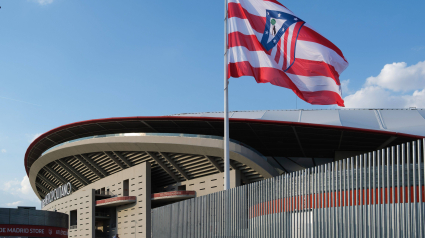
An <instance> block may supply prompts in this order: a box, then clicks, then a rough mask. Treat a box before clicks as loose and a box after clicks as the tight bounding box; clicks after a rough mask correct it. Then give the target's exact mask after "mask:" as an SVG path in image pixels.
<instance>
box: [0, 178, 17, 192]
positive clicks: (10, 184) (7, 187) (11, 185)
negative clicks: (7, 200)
mask: <svg viewBox="0 0 425 238" xmlns="http://www.w3.org/2000/svg"><path fill="white" fill-rule="evenodd" d="M18 184H19V181H18V180H16V179H15V180H11V181H7V182H5V183H4V184H3V187H2V188H1V189H2V190H3V191H14V190H16V189H15V187H16V185H18Z"/></svg>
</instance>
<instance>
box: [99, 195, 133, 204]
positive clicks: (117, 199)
mask: <svg viewBox="0 0 425 238" xmlns="http://www.w3.org/2000/svg"><path fill="white" fill-rule="evenodd" d="M133 200H137V198H136V196H124V197H114V198H107V199H102V200H98V201H96V205H100V204H106V203H111V202H117V201H133Z"/></svg>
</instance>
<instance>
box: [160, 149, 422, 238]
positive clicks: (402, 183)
mask: <svg viewBox="0 0 425 238" xmlns="http://www.w3.org/2000/svg"><path fill="white" fill-rule="evenodd" d="M423 145H424V141H415V142H412V143H406V144H402V145H398V146H394V147H391V148H386V149H382V150H378V151H374V152H371V153H367V154H362V155H358V156H355V157H351V158H348V159H345V160H341V161H336V162H333V163H329V164H326V165H320V166H317V167H313V168H309V169H305V170H303V171H297V172H293V173H290V174H285V175H282V176H278V177H274V178H271V179H268V180H264V181H261V182H256V183H252V184H248V185H245V186H241V187H237V188H234V189H231V190H228V191H222V192H218V193H214V194H209V195H205V196H202V197H198V198H194V199H191V200H186V201H182V202H178V203H174V204H171V205H167V206H163V207H159V208H155V209H153V210H152V237H153V238H162V237H164V238H165V237H167V238H169V237H173V238H178V237H179V238H180V237H181V238H190V237H192V238H199V237H211V238H212V237H291V238H292V237H294V238H295V237H296V238H304V237H319V238H327V237H332V238H333V237H373V238H375V237H394V238H404V237H425V230H424V224H423V223H424V217H425V207H424V203H425V191H424V169H425V163H424V154H425V149H424V146H423Z"/></svg>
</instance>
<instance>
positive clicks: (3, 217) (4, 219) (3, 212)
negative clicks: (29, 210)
mask: <svg viewBox="0 0 425 238" xmlns="http://www.w3.org/2000/svg"><path fill="white" fill-rule="evenodd" d="M9 214H10V209H7V208H0V224H9Z"/></svg>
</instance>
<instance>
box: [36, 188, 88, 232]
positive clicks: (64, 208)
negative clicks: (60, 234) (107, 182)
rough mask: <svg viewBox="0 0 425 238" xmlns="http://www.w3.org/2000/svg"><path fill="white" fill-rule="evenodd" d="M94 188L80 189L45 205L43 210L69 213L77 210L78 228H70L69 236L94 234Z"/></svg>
mask: <svg viewBox="0 0 425 238" xmlns="http://www.w3.org/2000/svg"><path fill="white" fill-rule="evenodd" d="M94 192H95V190H94V189H86V190H79V191H77V192H75V193H72V194H71V195H69V196H67V197H64V198H61V199H59V200H56V201H55V202H52V203H50V204H49V205H47V206H45V207H44V208H43V210H47V211H55V209H56V210H57V212H61V213H65V214H68V215H69V216H70V212H71V211H73V210H77V228H76V229H71V227H70V228H69V230H68V237H80V236H83V237H95V236H94V219H92V218H94V211H95V207H94V199H95V196H94Z"/></svg>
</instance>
